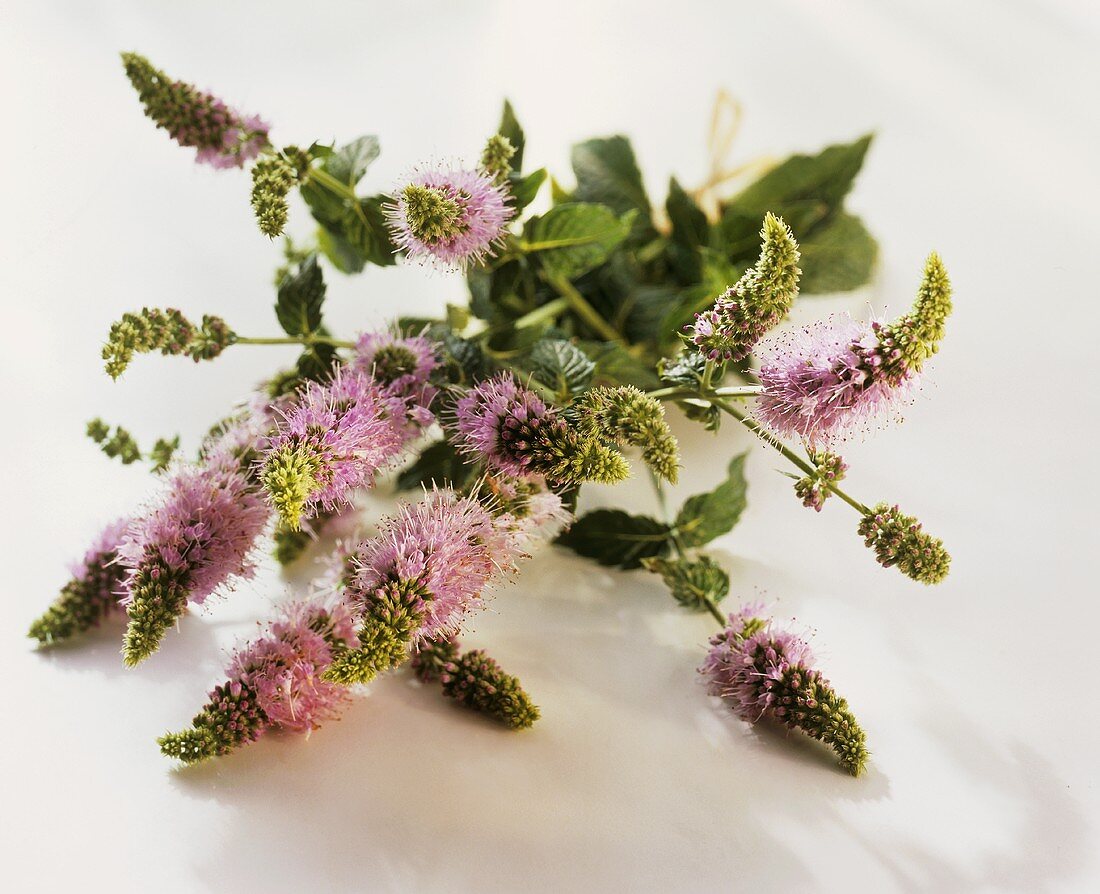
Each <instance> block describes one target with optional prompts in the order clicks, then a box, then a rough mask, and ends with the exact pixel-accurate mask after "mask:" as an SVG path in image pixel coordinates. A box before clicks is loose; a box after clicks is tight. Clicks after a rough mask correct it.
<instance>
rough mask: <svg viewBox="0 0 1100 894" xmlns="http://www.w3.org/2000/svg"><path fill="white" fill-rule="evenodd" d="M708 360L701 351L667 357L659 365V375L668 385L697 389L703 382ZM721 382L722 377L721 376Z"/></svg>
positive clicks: (684, 352)
mask: <svg viewBox="0 0 1100 894" xmlns="http://www.w3.org/2000/svg"><path fill="white" fill-rule="evenodd" d="M706 365H707V358H706V357H704V356H703V354H702V353H701V352H700V351H681V352H680V353H679V354H677V355H676V356H675V357H665V358H663V359H661V360H660V361H659V362H658V363H657V374H658V375H659V376H660V377H661V381H662V382H664V383H665V384H667V385H684V386H687V387H689V388H697V387H698V386H699V383H700V382H701V381H702V380H703V370H704V369H705V368H706ZM718 378H719V381H721V377H720V376H719V377H718Z"/></svg>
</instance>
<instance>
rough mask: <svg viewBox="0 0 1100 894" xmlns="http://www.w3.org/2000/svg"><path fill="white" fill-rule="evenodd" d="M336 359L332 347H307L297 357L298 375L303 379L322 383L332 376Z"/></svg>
mask: <svg viewBox="0 0 1100 894" xmlns="http://www.w3.org/2000/svg"><path fill="white" fill-rule="evenodd" d="M336 359H337V358H336V349H335V348H334V347H332V345H326V344H313V345H309V346H308V347H307V348H305V349H304V350H303V351H302V353H301V356H299V357H298V375H300V376H301V377H302V378H303V379H313V380H314V381H316V382H324V381H326V380H327V379H329V378H330V377H331V376H332V367H333V364H334V363H336Z"/></svg>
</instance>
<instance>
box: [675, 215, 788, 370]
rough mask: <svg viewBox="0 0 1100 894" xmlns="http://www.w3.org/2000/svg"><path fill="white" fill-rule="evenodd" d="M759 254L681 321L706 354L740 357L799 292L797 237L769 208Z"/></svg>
mask: <svg viewBox="0 0 1100 894" xmlns="http://www.w3.org/2000/svg"><path fill="white" fill-rule="evenodd" d="M760 239H761V242H762V245H761V247H760V257H759V258H758V259H757V261H756V263H755V264H754V265H753V266H752V267H750V268H749V269H748V270H746V271H745V273H744V274H743V275H742V276H741V278H740V279H739V280H738V281H737V282H736V283H735V284H734V285H732V286H730V287H729V288H728V289H726V291H725V292H723V293H722V295H720V296H719V297H718V300H717V301H715V302H714V306H713V307H712V308H711V309H710V310H708V311H704V312H703V313H699V314H696V315H695V322H694V323H691V324H689V325H687V326H685V327H684V332H685V335H684V338H685V339H686V340H688V341H690V342H692V343H693V344H694V345H695V346H696V347H698V348H699V350H700V351H701V352H702V354H703V355H704V356H705V357H706V358H707V359H709V360H742V359H744V358H745V357H747V356H748V355H749V354H750V353H751V352H752V349H753V346H754V345H755V344H756V343H757V342H758V341H759V340H760V339H761V338H763V337H764V335H765V334H767V332H768V331H769V330H771V329H773V328H774V327H775V326H776V325H778V324H779V323H780V322H781V321H782V320H783V318H784V317H786V316H787V314H788V313H789V312H790V309H791V305H792V304H793V303H794V299H795V297H796V296H797V295H798V278H799V276H801V274H802V271H801V270H800V269H799V267H798V261H799V258H800V254H799V250H798V243H797V242H796V241H795V238H794V235H793V234H792V233H791V230H790V228H789V227H788V226H787V225H786V224H785V223H784V222H783V220H782V218H779V217H776V216H775V215H774V214H772V213H770V212H769V213H768V214H767V215H765V217H764V225H763V228H762V229H761V230H760Z"/></svg>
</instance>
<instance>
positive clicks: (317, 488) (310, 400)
mask: <svg viewBox="0 0 1100 894" xmlns="http://www.w3.org/2000/svg"><path fill="white" fill-rule="evenodd" d="M406 421H407V420H406V408H405V403H404V401H402V400H401V399H400V398H397V397H389V396H387V395H386V394H385V392H384V390H383V388H382V387H381V386H380V385H379V384H378V382H376V381H375V380H374V378H372V377H371V376H368V375H365V374H363V373H361V372H356V371H353V370H348V369H347V368H343V367H342V368H339V369H337V370H336V372H335V373H334V375H333V377H332V380H331V381H330V382H328V383H327V384H323V385H322V384H319V383H316V382H310V383H308V384H307V385H306V386H305V388H304V389H303V390H302V391H301V392H300V393H299V396H298V401H297V403H296V404H295V405H294V406H293V407H291V408H290V409H289V410H287V411H286V412H285V414H284V415H283V418H282V419H281V420H280V421H279V422H278V426H277V429H278V430H277V433H276V434H275V436H274V437H272V439H271V441H270V443H269V445H268V447H267V449H266V451H265V452H264V454H263V457H262V458H261V460H260V477H261V479H262V480H263V483H264V486H265V488H266V489H267V492H268V495H269V496H270V498H271V500H272V502H273V503H274V505H275V507H276V508H277V509H278V510H279V513H280V515H281V516H282V518H283V521H284V522H286V523H287V524H288V525H289V526H290V527H291V528H293V529H297V528H298V526H299V524H300V521H301V518H302V517H303V516H304V517H306V518H309V517H311V516H312V515H314V514H316V512H317V510H318V509H324V510H325V511H329V512H331V511H333V510H335V509H336V508H337V507H339V506H341V505H345V504H347V503H348V502H350V499H351V493H352V491H354V490H355V489H357V488H360V487H369V486H370V485H372V484H373V483H374V478H375V476H376V475H377V473H378V472H379V471H381V470H382V469H384V468H386V467H388V466H390V465H392V464H393V463H394V462H396V461H397V459H399V457H400V456H401V452H402V448H403V447H404V445H405V442H406V440H407V438H408V437H409V436H410V433H409V432H408V431H407V425H406Z"/></svg>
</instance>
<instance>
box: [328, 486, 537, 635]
mask: <svg viewBox="0 0 1100 894" xmlns="http://www.w3.org/2000/svg"><path fill="white" fill-rule="evenodd" d="M521 555H522V552H521V549H520V544H518V543H517V539H516V538H515V537H514V536H513V535H512V533H511V532H510V531H509V530H508V526H507V525H505V524H501V523H499V522H498V521H497V520H496V519H494V518H493V516H492V515H491V514H490V513H489V512H488V511H487V510H486V509H485V507H484V506H482V505H481V504H480V503H479V502H477V501H476V500H473V499H471V498H469V497H460V496H458V495H457V494H455V493H454V492H453V491H450V490H437V491H433V492H431V493H429V494H427V495H426V496H425V498H424V499H423V500H421V501H420V502H417V503H412V504H406V505H404V506H402V507H401V508H400V509H399V510H398V511H397V512H396V513H395V514H394V515H392V516H390V517H389V518H387V519H386V520H384V521H383V523H382V525H381V528H380V530H379V533H378V535H377V536H376V537H374V538H372V539H370V540H368V541H366V542H365V543H363V544H361V545H360V547H359V548H358V549H357V550H356V551H355V553H354V555H353V556H352V557H351V558H350V559H349V560H346V561H347V562H348V563H349V565H348V567H349V568H350V569H351V574H350V577H349V578H348V581H347V588H348V595H349V598H350V599H351V600H352V601H353V605H354V606H355V607H356V608H357V609H359V610H360V611H362V612H366V611H369V609H370V603H371V601H372V599H373V598H374V594H375V593H377V592H379V591H381V590H383V589H384V588H386V587H387V586H388V585H391V584H395V583H397V584H415V588H416V591H417V592H418V593H420V594H422V596H421V601H422V605H421V606H420V609H421V611H422V614H423V619H422V621H421V623H420V626H419V629H418V630H417V631H416V633H415V638H416V640H422V639H434V638H437V637H439V636H444V635H449V634H451V633H454V632H455V631H456V630H457V629H458V627H459V624H460V623H461V621H462V619H463V618H464V617H465V616H466V614H467V613H469V612H470V611H472V610H474V609H477V608H480V607H481V605H482V600H481V592H482V590H483V589H484V588H485V587H486V585H487V584H488V583H489V582H490V581H491V580H492V579H493V578H494V577H495V576H497V575H505V574H509V573H511V572H513V571H514V570H515V567H516V562H517V561H518V560H519V558H520V557H521Z"/></svg>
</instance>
